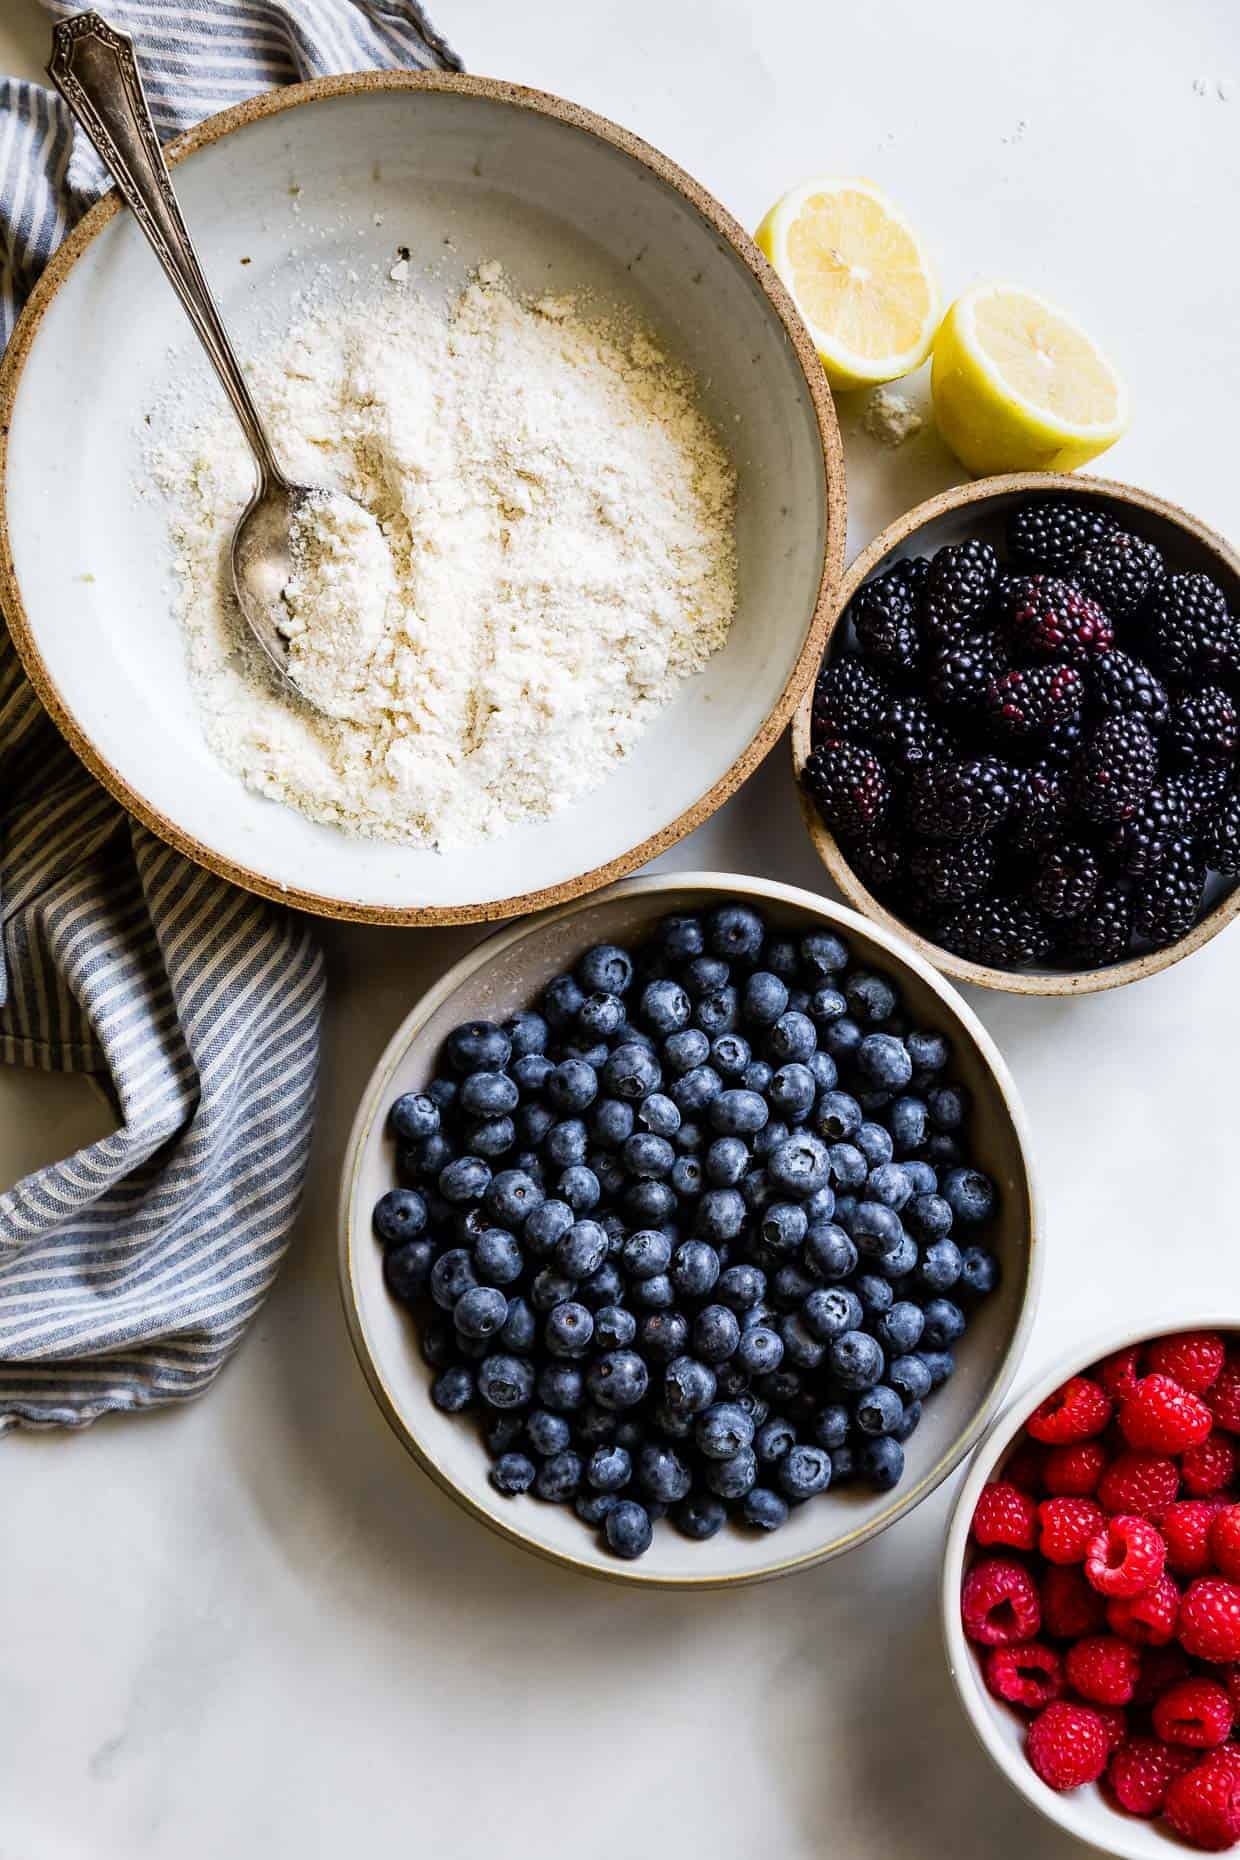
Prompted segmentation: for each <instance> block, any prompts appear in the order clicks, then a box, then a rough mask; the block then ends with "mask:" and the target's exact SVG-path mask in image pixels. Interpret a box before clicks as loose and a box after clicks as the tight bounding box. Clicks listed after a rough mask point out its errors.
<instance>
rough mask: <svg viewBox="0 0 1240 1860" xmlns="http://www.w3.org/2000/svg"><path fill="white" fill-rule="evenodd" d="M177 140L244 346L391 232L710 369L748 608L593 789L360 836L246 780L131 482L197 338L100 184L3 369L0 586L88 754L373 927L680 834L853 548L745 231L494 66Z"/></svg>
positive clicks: (196, 834)
mask: <svg viewBox="0 0 1240 1860" xmlns="http://www.w3.org/2000/svg"><path fill="white" fill-rule="evenodd" d="M173 160H174V162H175V172H176V183H177V188H178V191H179V193H180V196H181V199H182V201H183V203H184V207H185V214H186V218H187V220H188V222H189V225H190V227H191V229H192V231H193V234H194V236H195V239H196V241H197V243H198V246H199V249H200V251H201V255H202V259H203V265H204V269H205V271H206V273H207V276H208V278H209V279H210V281H211V283H212V285H213V287H214V288H215V290H216V293H217V295H218V297H219V298H220V300H221V303H222V307H223V309H224V311H225V314H226V316H227V318H228V321H229V324H230V326H231V328H232V329H233V331H234V332H235V336H236V340H237V345H238V348H239V350H240V352H241V354H242V356H243V357H244V356H245V355H246V354H248V353H252V352H253V351H254V350H255V348H256V347H257V346H258V345H259V344H260V343H261V341H262V332H263V330H264V329H268V330H269V329H271V328H272V327H273V326H275V327H278V326H279V323H280V321H281V319H287V317H288V316H289V314H290V310H291V306H292V304H293V302H294V299H295V297H296V295H297V293H298V292H299V291H300V290H301V289H302V288H303V287H304V286H305V285H306V283H307V282H308V281H309V279H310V278H311V277H312V276H313V275H314V274H315V272H316V271H317V270H318V269H319V268H320V267H321V266H322V265H323V264H324V262H327V263H330V264H332V265H333V266H335V267H337V268H338V270H339V271H341V272H343V271H346V270H347V269H349V268H352V269H353V270H355V271H356V272H357V273H358V274H365V273H366V272H367V271H368V270H369V268H370V267H371V266H372V265H378V266H379V267H380V268H381V275H382V273H383V272H386V270H387V268H388V267H389V266H390V265H391V263H392V256H393V250H394V248H395V246H396V245H397V244H398V243H399V244H401V245H407V246H408V247H409V248H410V249H411V251H412V253H413V255H414V261H413V262H414V275H415V278H417V279H418V281H419V288H424V289H426V290H428V291H430V292H432V293H434V294H436V295H442V296H443V297H445V298H450V297H455V296H456V294H457V293H458V291H459V290H460V288H461V286H462V284H463V282H464V281H465V278H466V276H467V274H468V272H469V271H470V269H471V268H473V267H475V266H477V265H478V264H479V263H481V262H484V261H486V260H488V259H492V258H494V259H498V260H500V261H501V262H502V264H503V266H504V268H505V270H506V271H507V272H508V274H509V275H510V276H511V277H512V279H513V281H514V283H515V285H516V287H517V288H518V289H520V290H531V289H536V290H537V291H539V292H543V291H547V290H552V291H562V290H569V289H573V288H585V289H587V290H591V291H594V292H597V293H598V296H599V298H600V300H601V301H603V302H620V303H623V304H628V305H633V306H635V307H636V308H637V309H638V310H639V311H640V312H642V313H643V314H644V315H645V316H646V317H647V318H648V319H649V320H650V321H651V323H652V324H653V325H654V326H655V328H656V329H657V330H658V331H659V332H660V335H661V337H662V338H663V340H664V341H665V343H666V346H667V347H668V348H669V349H670V351H671V352H673V353H674V354H676V355H678V356H679V357H681V358H682V359H683V360H685V361H686V362H687V363H688V364H689V365H690V366H691V367H692V368H693V369H694V371H695V372H696V374H697V375H698V377H699V379H700V381H701V382H702V384H703V394H704V398H705V404H706V406H707V409H708V411H709V413H710V414H711V415H712V417H713V419H714V420H715V422H716V424H717V426H718V429H719V431H720V432H721V434H723V436H724V438H725V440H726V443H727V444H728V446H729V449H730V450H731V452H732V454H733V457H734V460H735V463H736V465H737V467H738V471H739V480H740V488H739V503H738V513H737V537H738V556H739V574H740V589H739V603H738V609H737V613H736V617H735V620H734V622H733V626H732V630H731V634H730V636H729V639H728V642H727V644H726V646H725V647H724V648H723V649H722V650H721V651H720V652H718V653H716V654H715V656H714V657H713V658H712V659H711V660H710V662H709V664H708V665H707V667H706V668H705V670H704V671H703V672H702V674H701V675H700V676H699V677H697V678H695V679H692V680H690V681H689V682H687V683H686V684H685V685H684V686H683V687H682V689H681V692H680V694H679V695H678V697H677V698H676V699H675V700H674V701H673V702H672V703H671V704H670V705H669V706H668V707H667V708H666V709H665V710H664V711H663V712H662V713H661V714H660V715H659V716H658V717H657V718H656V719H655V720H654V722H653V723H652V725H651V727H650V728H649V729H648V730H647V731H646V733H645V734H644V736H643V737H642V738H641V740H640V742H639V743H638V745H637V746H636V748H635V749H634V751H633V753H632V754H631V755H630V756H629V757H628V758H627V759H626V760H625V761H624V762H623V763H622V764H620V765H619V766H618V767H617V769H616V770H615V772H614V774H613V775H612V776H611V777H610V778H609V779H608V781H607V782H606V783H605V784H604V785H603V787H602V788H601V789H599V790H596V791H595V792H594V793H593V794H592V795H590V796H588V797H586V798H585V799H584V800H583V801H581V802H580V803H579V804H578V805H576V806H575V807H572V808H569V809H567V810H565V811H564V812H563V813H561V814H558V815H556V816H555V817H554V818H552V819H551V820H548V821H545V822H541V823H537V824H535V825H532V826H527V827H525V828H523V829H521V830H519V831H516V832H513V833H510V834H508V835H507V836H505V837H504V838H502V839H499V840H497V841H496V842H494V843H492V844H489V845H487V846H486V847H485V848H483V849H482V850H481V851H479V850H478V849H469V850H465V851H456V852H449V853H443V854H439V853H435V852H432V851H428V850H414V849H408V848H401V847H397V846H392V845H385V844H382V843H379V842H376V841H373V840H371V841H368V840H362V839H354V838H350V837H349V836H348V835H346V834H345V833H343V832H340V831H338V830H336V829H334V828H331V827H325V826H321V825H317V824H315V823H313V822H311V821H310V820H307V819H306V818H304V817H303V816H302V815H301V814H299V813H296V812H294V811H293V810H291V809H289V808H285V807H282V806H281V805H279V804H278V803H277V802H274V801H270V800H266V799H264V798H263V797H261V796H259V795H257V794H254V793H252V792H250V791H249V790H248V789H247V788H245V787H244V786H243V785H242V783H241V782H240V781H239V780H238V779H237V778H236V777H235V776H233V775H232V774H230V773H228V772H227V771H226V770H225V769H223V768H222V767H221V766H220V765H219V764H218V763H217V762H216V761H215V759H214V758H213V756H212V755H211V754H210V752H209V750H208V749H207V746H206V744H205V742H204V740H203V736H202V732H201V729H200V727H199V722H198V715H197V711H196V709H195V705H194V701H193V697H192V694H191V691H190V688H189V683H188V678H187V673H186V666H185V657H184V651H183V646H182V639H181V632H180V628H179V625H178V623H177V621H176V619H175V618H174V616H173V614H172V612H171V602H170V584H171V582H172V575H171V550H170V547H169V544H168V540H167V536H166V530H165V517H164V513H163V511H162V509H161V507H160V504H159V502H158V500H156V499H153V498H148V499H147V500H146V501H145V502H142V501H139V500H138V499H137V498H136V497H135V494H134V485H135V484H136V483H139V482H141V480H142V478H143V475H144V468H143V463H142V460H143V451H144V442H145V441H146V439H147V438H148V436H149V434H148V429H147V428H146V426H145V425H144V415H146V414H147V413H148V412H149V410H150V409H151V408H152V407H153V406H154V405H155V404H156V402H157V400H158V397H159V394H160V392H161V390H162V389H163V388H164V387H165V386H167V385H168V383H169V381H170V380H171V379H172V378H173V377H174V375H175V374H177V373H179V372H180V371H181V370H182V369H183V368H184V366H185V359H184V358H185V357H187V356H189V355H191V354H192V353H193V352H194V351H193V338H192V336H191V335H190V333H189V330H188V326H187V325H186V323H185V320H184V317H183V315H182V313H181V311H180V309H179V307H178V305H177V302H176V299H175V298H174V296H173V293H172V291H171V289H170V288H169V287H168V285H167V284H166V283H165V282H164V281H163V279H162V277H161V276H160V273H159V271H158V268H157V266H156V263H155V260H154V258H153V257H152V255H151V253H150V251H149V250H148V248H147V246H146V243H145V241H144V239H143V237H142V235H141V233H140V231H139V230H138V228H137V226H136V224H135V223H134V221H133V219H132V217H131V216H130V215H129V214H128V213H127V212H124V211H120V212H118V211H117V209H116V202H115V198H114V196H109V197H108V199H106V200H104V201H103V202H101V203H100V205H99V206H97V207H96V208H94V210H93V211H92V212H91V213H89V214H88V215H87V216H86V218H85V220H84V221H83V222H82V223H81V225H80V226H79V227H78V228H77V229H76V230H75V231H74V232H73V233H72V234H71V235H70V237H69V238H68V239H67V240H66V242H65V244H64V246H63V247H62V248H61V250H60V252H59V253H58V254H57V256H56V257H55V258H54V259H53V260H52V262H51V264H50V265H49V266H48V267H47V270H46V271H45V272H44V274H43V276H42V278H41V279H40V282H39V284H38V286H37V288H36V290H35V292H34V295H33V297H32V299H31V301H30V304H29V305H28V307H27V309H26V312H25V314H24V316H23V319H22V321H21V324H20V325H19V327H18V330H17V332H16V334H15V336H14V338H13V341H12V342H11V343H10V344H9V348H8V352H7V355H6V358H5V363H4V368H3V372H2V373H0V449H2V457H0V479H2V484H3V500H4V501H3V509H2V511H0V599H3V601H4V605H5V609H6V612H7V615H8V619H9V622H10V625H11V628H12V631H13V635H14V638H15V640H16V642H17V645H18V649H19V651H20V652H21V654H22V656H23V659H24V661H25V663H26V666H27V669H28V670H29V672H30V674H31V676H32V678H33V679H34V681H35V684H36V686H37V688H38V690H39V694H40V696H41V697H42V699H43V701H44V703H45V704H46V706H47V707H48V709H49V710H50V711H51V713H52V715H53V716H54V717H55V719H56V721H57V722H58V724H59V725H60V727H61V728H62V730H64V732H65V734H66V735H67V736H68V737H69V739H70V741H71V742H72V743H73V745H74V747H75V748H76V749H77V751H78V753H79V754H80V755H81V756H82V757H83V759H84V760H85V761H86V762H87V763H88V764H89V766H90V767H91V769H92V770H93V771H94V773H95V774H96V775H97V776H98V777H99V779H100V780H101V781H103V782H104V783H105V784H106V785H107V786H108V787H109V788H110V789H111V790H112V792H113V793H114V794H115V795H116V796H117V797H118V799H120V800H121V801H122V802H123V803H124V804H125V806H126V807H127V808H128V809H129V810H130V812H131V813H133V814H135V815H137V816H138V818H139V819H141V820H143V821H144V822H145V823H146V824H147V825H148V826H149V827H151V828H152V829H153V830H154V831H155V832H157V833H159V834H161V835H162V836H163V837H164V838H166V839H168V840H170V841H172V842H173V843H174V844H176V845H177V846H179V847H181V848H182V850H184V851H185V852H187V853H188V854H189V855H190V856H191V857H193V858H195V859H197V860H198V861H199V862H200V863H202V864H204V865H207V866H209V867H211V868H212V869H213V870H215V871H218V872H221V873H223V874H224V875H225V876H226V877H229V878H232V879H233V880H234V881H236V882H237V883H239V884H242V885H246V886H248V887H249V888H251V889H252V890H255V891H260V892H263V893H266V894H267V895H269V896H273V897H276V898H279V899H282V900H286V901H288V902H291V903H294V904H298V905H300V906H302V907H303V908H304V909H308V910H314V911H321V912H325V913H327V914H329V915H332V916H339V917H354V918H362V919H366V920H369V921H387V922H423V923H428V922H453V921H463V920H466V919H470V918H487V917H502V916H506V915H510V914H512V913H513V912H515V911H518V910H526V909H530V908H532V907H533V906H535V905H538V904H545V903H553V902H558V901H559V900H560V899H562V898H564V897H566V896H571V895H575V894H576V893H577V892H579V891H581V890H584V889H586V888H588V887H590V886H593V885H598V884H601V883H603V882H604V881H605V880H607V879H608V878H611V877H615V876H618V875H619V874H620V873H622V872H624V871H628V870H631V869H632V868H633V867H634V866H636V865H638V864H641V863H642V862H643V861H645V860H647V859H649V858H651V857H652V856H653V855H654V854H655V853H657V852H659V851H661V850H662V849H663V847H665V846H666V845H668V844H669V843H670V842H671V841H672V840H674V839H676V838H677V837H679V836H680V835H681V834H682V833H685V832H687V831H688V830H689V829H690V828H691V827H693V826H695V825H697V824H698V823H699V822H700V821H701V820H702V819H704V818H705V816H706V815H707V814H709V813H710V812H711V811H712V810H713V809H714V808H716V807H718V806H719V804H720V803H721V802H722V801H723V800H724V799H726V797H727V796H728V794H730V793H731V792H732V791H733V789H735V788H736V787H737V786H738V785H739V784H740V782H741V781H742V780H743V779H744V777H745V775H746V774H747V773H748V772H749V771H750V770H751V769H752V768H753V766H754V765H755V764H756V762H757V761H758V760H759V759H760V758H761V757H762V756H763V755H764V754H765V753H766V751H767V750H768V749H769V748H770V747H771V746H772V745H773V743H774V742H775V740H776V738H777V737H778V735H779V732H780V730H781V729H782V727H783V725H784V723H785V722H786V721H787V719H788V717H789V715H790V714H791V711H792V709H793V707H794V705H795V702H796V699H797V697H798V696H799V694H800V691H801V689H802V686H803V684H804V682H805V681H806V680H807V679H808V678H809V676H810V674H811V672H812V670H813V667H814V665H815V663H816V661H817V659H818V657H819V656H820V653H821V648H822V639H823V634H824V631H825V626H826V618H827V611H828V607H829V604H830V598H831V596H832V594H833V592H834V589H835V586H836V584H837V582H838V578H839V572H840V567H841V561H842V553H843V546H844V491H843V483H844V479H843V463H842V455H841V451H840V445H839V437H838V433H837V430H836V426H835V416H834V412H833V410H832V406H831V398H830V394H829V392H828V390H827V387H826V383H825V377H824V376H823V373H822V369H821V365H820V364H819V362H818V359H817V356H816V355H815V354H814V351H813V348H812V345H811V344H810V343H809V340H808V337H807V336H806V334H805V331H804V329H803V327H802V326H801V324H800V321H799V319H798V318H797V316H796V312H795V311H794V310H793V308H792V306H791V302H790V300H789V299H788V297H787V294H786V293H785V291H784V290H783V287H782V286H781V285H780V283H779V281H778V279H777V278H776V277H775V274H774V273H773V272H772V271H771V269H770V267H769V266H768V265H767V263H766V261H765V259H763V258H762V256H761V254H760V253H759V252H758V250H757V248H756V247H755V246H754V244H753V242H752V240H750V239H749V238H748V236H747V235H746V234H745V233H744V231H743V230H742V229H741V228H740V227H739V226H738V225H736V223H735V222H734V221H733V220H732V219H731V218H730V217H729V216H728V215H727V214H726V213H725V212H724V211H723V209H722V208H721V207H719V206H718V204H717V203H716V202H714V201H713V200H711V198H710V197H709V195H707V194H705V193H704V192H703V191H702V189H700V188H699V187H697V185H696V184H695V183H694V182H693V181H692V180H691V179H690V178H689V177H688V176H687V175H684V174H683V173H682V172H681V171H680V170H679V169H677V168H675V167H674V166H673V165H672V164H671V163H670V162H668V161H666V160H665V159H664V158H663V157H662V156H660V155H658V154H657V153H656V151H654V150H653V149H650V148H648V147H647V146H646V145H645V144H644V143H641V142H639V141H638V140H637V139H636V138H635V137H633V136H629V135H627V134H626V133H625V132H624V131H623V130H620V129H617V128H616V127H615V126H614V125H612V124H609V123H606V122H604V121H603V120H602V119H601V118H597V117H592V116H590V115H588V114H587V113H586V112H584V111H582V110H579V109H577V108H575V106H573V105H571V104H565V103H561V102H560V101H559V100H558V99H556V98H549V97H544V96H542V95H540V94H538V93H535V92H531V91H525V90H522V89H520V88H519V87H518V86H516V85H509V84H500V83H496V82H492V81H490V80H487V79H479V78H464V77H457V76H448V75H444V74H442V73H416V72H386V73H363V74H361V75H360V76H356V77H347V78H324V79H320V80H318V81H317V82H316V83H313V84H308V85H299V86H293V87H290V88H289V89H286V90H281V91H277V92H273V93H270V94H268V95H266V96H263V97H257V98H254V99H252V100H251V101H250V102H248V103H244V104H241V105H238V106H237V107H236V108H235V109H232V110H227V111H225V112H224V113H223V114H222V115H220V116H216V117H212V118H211V119H210V120H209V121H208V122H206V123H204V124H203V125H201V127H200V128H198V129H196V130H194V131H192V132H191V133H190V134H189V135H188V136H186V137H184V138H183V139H182V140H181V142H180V143H179V144H178V145H177V148H176V150H175V151H174V154H173ZM379 216H381V218H382V223H381V224H376V219H377V218H378V217H379ZM423 264H426V265H428V266H429V267H431V275H430V276H429V277H428V278H426V279H425V280H423V279H422V277H421V267H422V265H423ZM6 435H7V437H6Z"/></svg>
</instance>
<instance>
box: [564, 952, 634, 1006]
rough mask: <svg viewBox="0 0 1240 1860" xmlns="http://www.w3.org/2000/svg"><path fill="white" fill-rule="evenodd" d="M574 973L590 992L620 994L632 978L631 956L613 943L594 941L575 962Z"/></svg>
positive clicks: (583, 986)
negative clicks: (577, 961) (576, 962)
mask: <svg viewBox="0 0 1240 1860" xmlns="http://www.w3.org/2000/svg"><path fill="white" fill-rule="evenodd" d="M576 975H577V980H578V982H580V984H581V986H582V988H585V989H588V990H589V991H590V992H591V993H596V992H597V993H602V994H609V995H622V994H623V993H624V991H625V989H626V988H627V987H628V985H629V983H630V982H631V981H632V979H633V958H632V957H631V956H630V955H629V954H628V951H627V950H623V949H617V947H616V945H615V944H614V943H596V944H595V945H594V948H593V949H588V950H587V951H586V953H585V955H584V956H583V957H582V958H581V961H580V962H579V963H578V964H577V969H576Z"/></svg>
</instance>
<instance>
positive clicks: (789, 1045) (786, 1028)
mask: <svg viewBox="0 0 1240 1860" xmlns="http://www.w3.org/2000/svg"><path fill="white" fill-rule="evenodd" d="M766 1038H767V1050H768V1051H769V1053H770V1055H771V1057H772V1059H775V1060H778V1061H779V1062H780V1063H781V1064H785V1065H786V1064H787V1063H788V1062H789V1061H797V1062H799V1063H801V1064H804V1063H805V1061H806V1060H807V1059H808V1058H809V1056H810V1054H811V1053H812V1052H813V1051H814V1050H815V1048H816V1047H817V1045H818V1034H817V1031H816V1030H815V1027H814V1023H813V1021H812V1020H811V1019H810V1017H809V1015H808V1014H799V1013H797V1011H796V1010H795V1009H794V1008H789V1009H787V1011H786V1012H785V1013H783V1014H781V1015H780V1017H779V1019H778V1020H777V1021H776V1022H775V1025H774V1026H773V1027H772V1028H771V1030H770V1032H769V1033H768V1034H767V1037H766Z"/></svg>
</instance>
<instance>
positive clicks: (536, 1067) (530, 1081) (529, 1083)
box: [512, 1053, 555, 1098]
mask: <svg viewBox="0 0 1240 1860" xmlns="http://www.w3.org/2000/svg"><path fill="white" fill-rule="evenodd" d="M554 1069H555V1067H554V1063H553V1061H552V1060H550V1059H548V1057H547V1055H546V1054H545V1053H527V1054H526V1055H525V1057H524V1058H523V1059H514V1060H513V1062H512V1078H513V1080H514V1082H515V1084H516V1087H517V1090H518V1091H519V1092H520V1094H521V1096H522V1097H523V1098H536V1097H537V1096H538V1093H539V1092H540V1091H541V1090H542V1089H543V1086H544V1085H545V1084H546V1083H547V1079H548V1078H549V1076H550V1075H551V1073H552V1072H553V1071H554Z"/></svg>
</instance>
